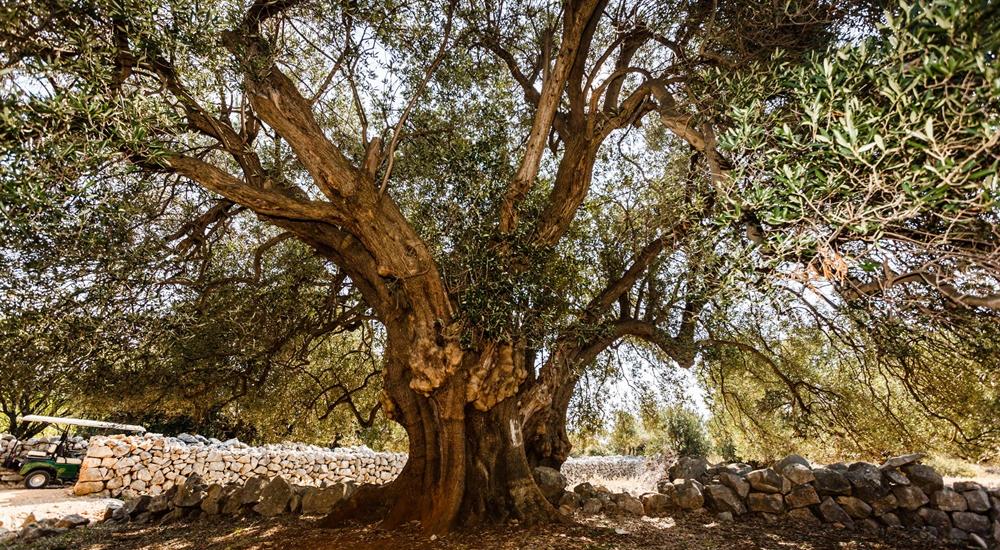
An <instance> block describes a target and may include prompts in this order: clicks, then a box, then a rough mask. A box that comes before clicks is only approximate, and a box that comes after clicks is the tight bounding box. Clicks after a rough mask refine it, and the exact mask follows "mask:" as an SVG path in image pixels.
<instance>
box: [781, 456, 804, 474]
mask: <svg viewBox="0 0 1000 550" xmlns="http://www.w3.org/2000/svg"><path fill="white" fill-rule="evenodd" d="M792 464H798V465H800V466H805V467H806V468H809V469H812V464H809V461H808V460H806V459H805V458H803V457H802V456H799V455H797V454H790V455H788V456H786V457H785V458H782V459H781V460H779V461H778V462H776V463H775V464H774V471H776V472H778V473H781V474H782V475H784V470H785V468H787V467H788V466H791V465H792Z"/></svg>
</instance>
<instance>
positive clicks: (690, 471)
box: [667, 456, 708, 481]
mask: <svg viewBox="0 0 1000 550" xmlns="http://www.w3.org/2000/svg"><path fill="white" fill-rule="evenodd" d="M707 472H708V460H706V459H705V458H704V457H700V456H684V457H681V458H680V459H679V460H678V461H677V462H676V463H674V465H672V466H671V467H670V469H669V470H667V475H668V476H669V478H670V481H674V480H675V479H696V480H699V481H701V480H702V479H703V478H704V477H705V474H706V473H707Z"/></svg>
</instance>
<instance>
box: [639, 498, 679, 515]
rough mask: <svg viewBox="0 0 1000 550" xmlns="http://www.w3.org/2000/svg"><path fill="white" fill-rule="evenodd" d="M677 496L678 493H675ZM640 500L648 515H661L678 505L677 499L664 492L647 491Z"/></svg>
mask: <svg viewBox="0 0 1000 550" xmlns="http://www.w3.org/2000/svg"><path fill="white" fill-rule="evenodd" d="M674 496H676V494H675V495H674ZM639 500H641V501H642V509H643V511H644V512H645V514H646V515H647V516H650V517H654V518H655V517H660V516H663V515H666V514H667V513H668V512H670V511H671V510H673V509H674V508H676V507H677V501H676V500H675V499H673V498H671V497H670V496H668V495H665V494H663V493H645V494H644V495H642V496H641V497H639Z"/></svg>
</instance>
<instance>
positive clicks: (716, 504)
mask: <svg viewBox="0 0 1000 550" xmlns="http://www.w3.org/2000/svg"><path fill="white" fill-rule="evenodd" d="M704 495H705V504H706V505H707V506H708V508H709V509H710V510H714V511H716V512H730V513H732V514H733V515H736V516H738V515H740V514H745V513H746V511H747V507H746V505H745V504H743V499H741V498H740V497H739V496H738V495H737V494H736V492H735V491H733V490H732V489H730V488H729V487H726V486H725V485H722V484H718V483H709V484H708V485H705V489H704Z"/></svg>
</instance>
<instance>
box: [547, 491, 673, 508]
mask: <svg viewBox="0 0 1000 550" xmlns="http://www.w3.org/2000/svg"><path fill="white" fill-rule="evenodd" d="M654 494H655V493H654ZM581 504H583V497H581V496H580V495H578V494H576V493H574V492H572V491H566V492H564V493H563V495H562V496H561V497H559V507H560V508H562V507H564V506H565V507H567V508H569V509H570V510H576V509H577V508H579V507H580V505H581Z"/></svg>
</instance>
